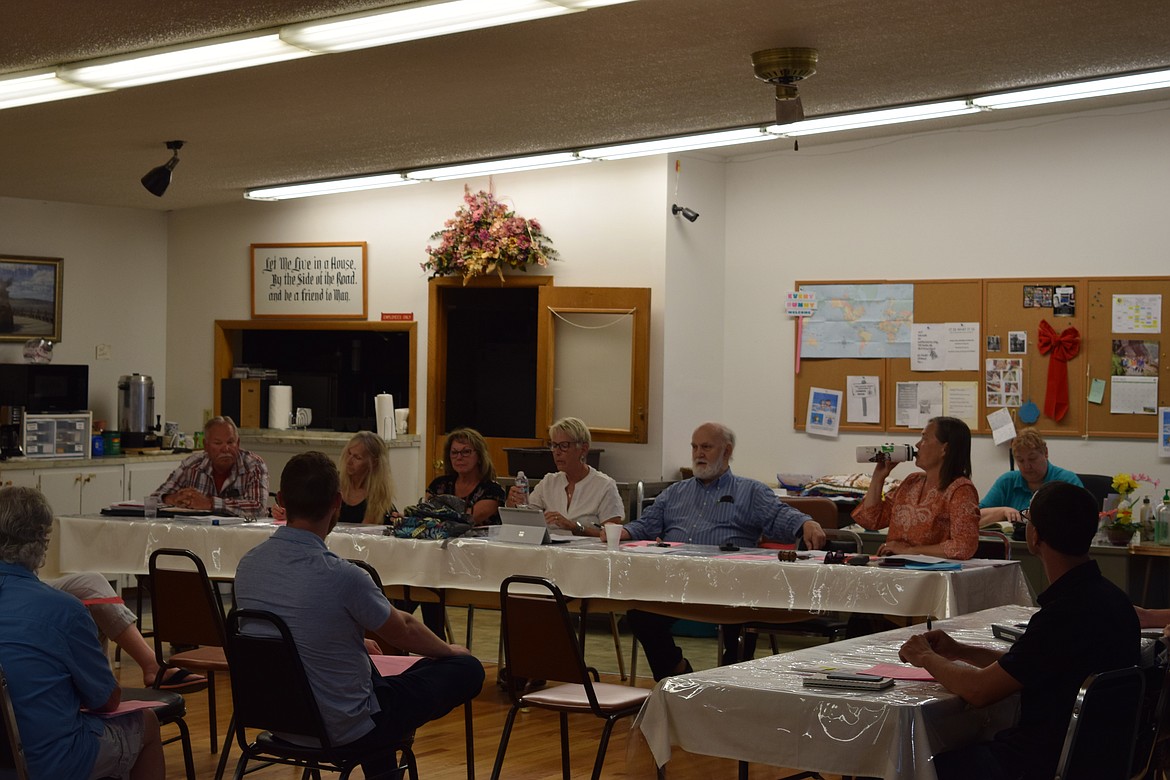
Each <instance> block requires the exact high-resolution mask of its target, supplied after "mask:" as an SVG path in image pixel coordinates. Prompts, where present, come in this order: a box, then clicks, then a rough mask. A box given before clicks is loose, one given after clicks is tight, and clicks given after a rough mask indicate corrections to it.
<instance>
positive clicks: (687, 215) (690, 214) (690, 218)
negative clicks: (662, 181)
mask: <svg viewBox="0 0 1170 780" xmlns="http://www.w3.org/2000/svg"><path fill="white" fill-rule="evenodd" d="M670 213H671V214H674V215H675V216H678V215H679V214H682V215H683V219H685V220H686V221H687V222H694V221H695V220H696V219H698V218H699V212H697V211H695V210H694V209H688V208H687V207H686V206H678V205H675V204H673V203H672V204H671V206H670Z"/></svg>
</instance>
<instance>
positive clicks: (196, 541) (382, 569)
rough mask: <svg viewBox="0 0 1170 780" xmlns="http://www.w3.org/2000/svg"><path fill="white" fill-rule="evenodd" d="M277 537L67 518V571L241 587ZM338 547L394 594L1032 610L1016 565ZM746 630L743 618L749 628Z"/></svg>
mask: <svg viewBox="0 0 1170 780" xmlns="http://www.w3.org/2000/svg"><path fill="white" fill-rule="evenodd" d="M275 528H276V526H274V525H272V524H271V523H263V522H257V523H248V524H240V525H230V526H212V525H210V524H208V523H207V522H206V521H200V522H195V521H178V520H175V521H169V520H155V521H145V520H142V519H127V518H107V517H75V516H66V517H61V518H59V530H58V532H57V537H58V544H59V546H60V566H61V569H62V571H67V572H69V571H103V572H116V573H128V574H143V573H145V572H146V570H147V562H148V560H149V557H150V553H151V552H152V551H153V550H157V549H160V548H164V547H177V548H184V549H188V550H191V551H192V552H194V553H196V554H197V555H198V556H199V557H200V558H202V559H203V562H204V564H205V565H206V566H207V571H208V574H210V575H211V576H212V577H232V576H234V574H235V570H236V565H237V563H238V562H239V560H240V558H241V557H242V556H243V555H244V553H246V552H247V551H248V550H250V549H252V548H253V547H255V546H256V545H257V544H259V543H260V542H262V541H263V540H264V539H266V538H267V537H268V536H269V535H270V534H271V533H272V532H273V531H274V530H275ZM327 544H328V545H329V548H330V549H331V550H333V551H334V552H336V553H337V554H338V555H340V556H341V557H343V558H357V559H361V560H365V561H368V562H369V563H371V564H372V565H373V566H374V567H375V568H376V569H377V570H378V573H379V574H380V575H381V577H382V581H383V582H384V583H385V584H387V585H413V586H426V587H432V588H444V589H449V590H455V591H476V592H497V591H498V590H499V586H500V582H501V581H502V580H503V579H504V578H505V577H508V576H510V575H512V574H534V575H538V576H543V577H548V578H549V579H552V580H554V581H555V582H556V583H557V585H559V586H560V588H561V590H562V591H563V592H564V593H565V595H567V596H570V597H572V598H588V599H599V600H615V601H626V602H630V601H636V602H650V603H653V602H664V603H670V604H682V605H711V606H713V607H719V608H721V609H727V608H735V607H742V608H751V609H760V610H805V611H813V612H822V611H845V612H870V613H878V614H888V615H905V616H926V615H933V616H934V617H936V618H943V617H949V616H952V615H959V614H963V613H966V612H972V611H975V610H979V609H984V608H987V607H991V606H998V605H1001V604H1025V605H1030V604H1031V603H1032V596H1031V593H1030V592H1029V590H1028V585H1027V581H1026V579H1025V578H1024V575H1023V573H1022V572H1021V570H1020V567H1019V565H1018V564H1016V563H1009V564H1007V565H1000V566H971V567H964V568H963V570H962V571H945V572H944V571H933V572H925V571H906V570H901V569H888V568H879V567H876V566H866V567H862V566H845V565H826V564H824V563H819V562H816V561H802V562H797V563H780V562H779V561H777V560H776V557H775V555H774V554H769V553H763V554H762V555H761V556H760V557H757V558H754V559H747V560H745V559H743V556H742V555H741V556H727V555H719V554H718V552H717V551H716V550H715V549H714V548H697V549H692V550H682V551H676V552H674V553H671V554H661V553H659V552H657V551H655V552H634V551H632V549H633V548H631V547H628V546H623V549H622V550H621V551H619V552H614V553H609V552H606V550H605V548H604V545H602V544H600V543H598V542H597V541H595V540H582V541H580V542H573V543H570V544H564V545H545V546H528V545H517V544H508V543H503V542H496V541H492V540H488V539H455V540H450V541H449V542H448V543H446V544H444V543H443V542H438V541H414V540H405V539H395V538H393V537H387V536H383V535H382V534H381V528H380V527H377V526H356V527H340V526H339V527H338V529H337V530H335V531H334V532H333V533H332V534H330V535H329V537H328V540H327ZM740 619H742V618H740Z"/></svg>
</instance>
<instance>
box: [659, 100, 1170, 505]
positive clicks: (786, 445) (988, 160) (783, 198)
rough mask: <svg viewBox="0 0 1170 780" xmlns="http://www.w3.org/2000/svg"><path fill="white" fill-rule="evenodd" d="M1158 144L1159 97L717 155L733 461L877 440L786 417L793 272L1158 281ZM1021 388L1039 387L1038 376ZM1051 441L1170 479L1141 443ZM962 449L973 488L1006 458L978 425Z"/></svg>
mask: <svg viewBox="0 0 1170 780" xmlns="http://www.w3.org/2000/svg"><path fill="white" fill-rule="evenodd" d="M1167 138H1170V103H1156V104H1146V105H1140V106H1133V107H1128V108H1117V109H1110V110H1100V111H1094V112H1085V113H1080V114H1071V115H1063V116H1060V117H1047V118H1045V119H1041V120H1032V121H1027V122H1004V123H997V124H994V125H985V126H981V127H976V128H969V129H965V130H959V131H948V132H939V133H924V134H918V135H910V136H901V137H897V138H893V139H891V138H885V139H879V140H873V141H864V142H854V143H834V144H816V145H814V144H812V143H803V140H804V139H802V144H801V146H802V148H801V151H799V152H795V153H794V152H792V151H791V149H788V150H785V151H782V152H776V153H771V154H767V155H753V156H750V157H745V158H740V159H739V160H737V161H735V162H732V163H731V164H729V165H728V172H727V182H728V183H727V192H728V199H727V215H728V217H727V219H728V226H727V236H728V241H727V276H726V282H725V284H726V287H725V294H726V301H725V310H726V319H725V322H724V334H725V338H726V343H727V354H726V356H725V369H726V370H725V373H724V399H725V409H726V414H725V417H726V419H727V421H728V422H729V424H731V425H732V427H734V428H737V429H739V431H740V433H741V436H740V444H739V447H738V451H737V453H736V468H737V469H738V470H739V471H740V472H741V473H745V474H750V475H752V476H757V477H761V478H764V477H767V476H768V475H771V474H775V473H776V471H778V470H786V471H795V472H801V473H811V474H825V473H842V472H847V473H848V472H855V471H860V470H866V469H863V468H861V467H859V466H858V464H856V463H854V462H852V461H853V458H852V457H851V455H852V452H853V448H854V446H856V445H858V444H862V443H877V442H874V441H873V440H874V439H875V438H876V437H874V436H868V435H860V434H843V435H842V436H841V437H840V439H839V440H836V441H834V440H826V439H823V438H818V437H814V436H806V435H805V434H804V433H802V432H797V431H794V430H793V429H792V409H793V397H792V396H793V390H792V388H793V379H792V376H793V375H792V371H793V329H794V326H793V323H792V322H791V321H789V320H788V319H787V318H786V317H785V316H784V314H783V308H784V307H783V300H782V295H783V293H784V291H786V290H790V289H792V288H793V283H794V281H796V280H798V279H801V280H805V279H818V280H822V279H823V280H833V279H904V280H913V279H915V278H972V277H1013V278H1018V277H1028V276H1030V275H1035V276H1059V275H1061V274H1067V275H1069V276H1070V277H1076V276H1109V275H1165V274H1167V272H1168V270H1167V269H1168V268H1170V264H1168V263H1167V248H1168V247H1170V227H1168V220H1167V219H1166V214H1165V211H1166V204H1167V203H1168V202H1170V153H1168V148H1170V147H1167V142H1166V139H1167ZM763 280H767V282H768V283H767V284H764V283H762V282H763ZM1080 292H1081V291H1078V294H1080ZM1085 304H1086V302H1085V301H1084V300H1083V299H1082V300H1081V301H1080V302H1079V305H1081V306H1084V305H1085ZM670 316H674V312H673V311H671V312H670ZM1163 327H1164V328H1167V331H1170V325H1168V324H1165V323H1164V325H1163ZM1167 331H1164V332H1167ZM1162 341H1163V343H1164V350H1163V351H1165V346H1170V344H1167V342H1166V340H1165V339H1164V338H1163V339H1162ZM1166 365H1167V364H1165V363H1164V364H1163V366H1164V368H1163V376H1164V377H1166V376H1170V375H1168V374H1167V371H1166ZM1164 381H1165V379H1164ZM1032 386H1033V387H1034V388H1037V391H1038V392H1042V389H1043V386H1044V385H1043V379H1039V380H1037V379H1036V378H1034V379H1033V380H1032ZM882 391H883V392H890V388H882ZM1150 422H1151V427H1152V426H1153V423H1154V418H1152V417H1151V418H1150ZM898 438H899V439H901V438H903V437H898ZM907 438H911V440H913V439H916V438H917V437H907ZM1050 451H1051V455H1052V458H1053V460H1054V461H1055V462H1056V463H1058V464H1059V465H1062V466H1065V467H1067V468H1070V469H1073V470H1075V471H1081V472H1095V473H1106V474H1114V473H1116V472H1118V471H1146V472H1150V473H1152V474H1155V475H1157V476H1159V477H1161V478H1162V479H1163V480H1167V481H1170V468H1168V463H1167V461H1166V460H1160V459H1159V458H1157V454H1156V450H1155V445H1154V443H1153V442H1152V441H1148V440H1144V441H1140V442H1131V441H1121V440H1118V441H1114V440H1098V439H1094V440H1093V441H1083V440H1080V439H1055V440H1053V442H1052V443H1051V446H1050ZM973 456H974V469H975V483H976V485H977V486H979V488H980V489H981V490H985V489H986V488H988V487H989V486H990V484H991V482H992V480H993V479H994V478H995V477H996V476H997V475H998V474H999V473H1000V472H1002V471H1003V470H1005V468H1006V464H1007V453H1006V452H1005V451H1004V449H1003V448H1000V449H996V448H995V447H994V446H993V445H992V443H991V441H990V438H989V437H977V439H976V441H975V443H974V448H973ZM903 471H905V469H903ZM897 473H898V472H895V474H897Z"/></svg>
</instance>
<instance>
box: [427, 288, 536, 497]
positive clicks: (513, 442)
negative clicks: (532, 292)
mask: <svg viewBox="0 0 1170 780" xmlns="http://www.w3.org/2000/svg"><path fill="white" fill-rule="evenodd" d="M552 284H553V277H551V276H529V275H527V274H523V275H520V274H516V275H509V276H507V277H506V281H503V280H501V279H500V278H499V277H498V276H479V277H476V278H474V279H469V280H467V281H466V282H464V280H463V279H462V277H452V276H440V277H437V278H435V279H431V280H430V282H429V285H428V288H429V289H428V291H427V424H426V429H425V437H426V459H427V462H426V468H425V469H424V470H423V471H424V473H425V474H426V481H427V483H428V484H430V481H431V480H432V479H434V477H435V476H436V475H437V474H439V473H440V472H441V470H442V464H441V458H440V457H438V455H439V453H440V452H441V451H442V446H443V444H442V440H443V437H444V436H445V435H446V431H444V430H443V428H444V426H443V424H442V421H443V419H445V416H446V415H445V414H444V408H445V406H446V396H445V394H444V392H443V388H445V387H446V386H447V317H446V314H445V313H444V309H443V307H442V300H441V299H442V291H444V290H448V289H456V288H463V287H482V288H488V287H503V286H505V285H507V286H509V287H512V288H517V287H536V288H539V287H544V286H551V285H552ZM547 375H548V363H547V357H546V356H545V355H542V354H541V353H540V350H539V349H538V350H537V355H536V419H535V420H534V421H533V425H534V428H533V429H534V430H537V431H539V430H540V421H541V420H544V419H546V418H547V417H548V410H547V408H546V403H547V401H546V397H547V394H546V393H545V392H544V385H545V382H546V381H547V380H546V377H547ZM543 441H544V439H543V437H540V438H534V439H508V440H507V442H506V443H507V446H518V447H532V446H538V445H540V444H541V443H542V442H543ZM502 454H503V453H492V460H493V462H494V463H496V470H497V471H498V472H500V473H505V472H506V471H507V465H506V462H505V461H500V460H497V457H498V456H502ZM542 476H543V475H542Z"/></svg>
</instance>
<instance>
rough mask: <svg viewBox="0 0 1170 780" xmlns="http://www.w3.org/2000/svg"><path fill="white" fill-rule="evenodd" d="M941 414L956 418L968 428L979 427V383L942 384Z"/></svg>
mask: <svg viewBox="0 0 1170 780" xmlns="http://www.w3.org/2000/svg"><path fill="white" fill-rule="evenodd" d="M943 414H945V415H947V416H948V417H958V418H959V419H960V420H962V421H963V422H965V423H967V426H968V427H970V428H977V427H978V426H979V383H978V382H943Z"/></svg>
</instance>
